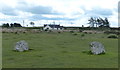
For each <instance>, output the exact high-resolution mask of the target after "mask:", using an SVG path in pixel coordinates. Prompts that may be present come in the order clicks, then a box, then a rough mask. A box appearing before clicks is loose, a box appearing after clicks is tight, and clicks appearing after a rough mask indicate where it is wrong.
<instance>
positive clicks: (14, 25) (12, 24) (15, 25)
mask: <svg viewBox="0 0 120 70" xmlns="http://www.w3.org/2000/svg"><path fill="white" fill-rule="evenodd" d="M2 27H22V26H21V24H20V23H11V24H9V23H4V24H2Z"/></svg>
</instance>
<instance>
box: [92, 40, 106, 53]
mask: <svg viewBox="0 0 120 70" xmlns="http://www.w3.org/2000/svg"><path fill="white" fill-rule="evenodd" d="M90 51H91V53H92V54H96V55H98V54H102V53H105V49H104V46H103V45H102V44H101V43H100V42H91V43H90Z"/></svg>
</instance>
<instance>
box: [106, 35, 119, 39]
mask: <svg viewBox="0 0 120 70" xmlns="http://www.w3.org/2000/svg"><path fill="white" fill-rule="evenodd" d="M107 38H118V36H117V35H116V34H110V35H108V37H107Z"/></svg>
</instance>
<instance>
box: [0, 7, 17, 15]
mask: <svg viewBox="0 0 120 70" xmlns="http://www.w3.org/2000/svg"><path fill="white" fill-rule="evenodd" d="M15 10H16V9H15V8H12V7H9V6H4V7H2V9H1V10H0V12H1V13H3V14H4V15H10V16H17V15H18V14H17V12H16V11H15Z"/></svg>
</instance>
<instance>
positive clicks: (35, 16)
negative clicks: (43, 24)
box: [29, 15, 76, 21]
mask: <svg viewBox="0 0 120 70" xmlns="http://www.w3.org/2000/svg"><path fill="white" fill-rule="evenodd" d="M75 19H76V18H66V17H63V18H57V17H56V18H49V17H44V16H42V15H34V16H31V17H29V20H33V21H36V20H75Z"/></svg>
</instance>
